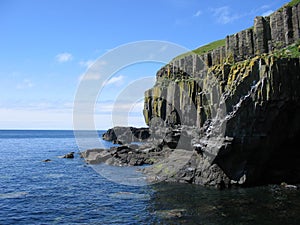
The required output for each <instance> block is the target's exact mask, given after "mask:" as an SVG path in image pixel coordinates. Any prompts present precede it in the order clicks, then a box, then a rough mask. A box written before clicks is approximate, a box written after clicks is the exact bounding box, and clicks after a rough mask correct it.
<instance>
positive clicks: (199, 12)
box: [194, 10, 202, 17]
mask: <svg viewBox="0 0 300 225" xmlns="http://www.w3.org/2000/svg"><path fill="white" fill-rule="evenodd" d="M201 15H202V11H201V10H198V11H197V12H196V13H195V14H194V17H198V16H201Z"/></svg>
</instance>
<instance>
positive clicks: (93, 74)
mask: <svg viewBox="0 0 300 225" xmlns="http://www.w3.org/2000/svg"><path fill="white" fill-rule="evenodd" d="M100 78H101V74H100V73H97V72H87V73H84V74H81V75H80V76H79V79H78V80H79V81H87V80H100Z"/></svg>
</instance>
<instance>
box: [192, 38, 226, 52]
mask: <svg viewBox="0 0 300 225" xmlns="http://www.w3.org/2000/svg"><path fill="white" fill-rule="evenodd" d="M222 46H225V39H221V40H217V41H214V42H211V43H209V44H207V45H204V46H202V47H200V48H197V49H195V50H193V52H194V53H196V54H198V55H202V54H204V53H207V52H209V51H212V50H214V49H216V48H219V47H222Z"/></svg>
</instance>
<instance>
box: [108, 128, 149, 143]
mask: <svg viewBox="0 0 300 225" xmlns="http://www.w3.org/2000/svg"><path fill="white" fill-rule="evenodd" d="M149 136H150V133H149V129H148V128H135V127H114V128H111V129H108V130H107V131H106V132H105V133H104V134H103V135H102V138H103V140H106V141H111V142H114V143H116V144H128V143H131V142H142V141H144V140H146V139H148V138H149Z"/></svg>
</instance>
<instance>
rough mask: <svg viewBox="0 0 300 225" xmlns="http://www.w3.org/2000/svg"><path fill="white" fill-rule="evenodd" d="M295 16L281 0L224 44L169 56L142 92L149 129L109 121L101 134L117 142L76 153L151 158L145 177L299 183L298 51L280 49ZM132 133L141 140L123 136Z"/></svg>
mask: <svg viewBox="0 0 300 225" xmlns="http://www.w3.org/2000/svg"><path fill="white" fill-rule="evenodd" d="M299 18H300V4H296V5H294V6H293V7H289V6H285V7H283V8H282V9H280V10H278V11H277V12H275V13H273V14H271V15H270V16H269V17H256V18H255V21H254V27H253V28H250V29H247V30H244V31H241V32H238V33H236V34H234V35H229V36H227V37H226V40H225V46H219V47H218V48H216V49H213V50H211V51H209V52H205V53H204V54H203V55H197V54H185V55H184V56H181V57H177V58H175V59H174V60H172V61H171V62H170V63H169V64H167V65H165V66H164V67H162V68H161V69H160V70H159V71H158V72H157V74H156V83H155V85H154V87H153V88H151V89H149V90H147V91H146V92H145V98H144V110H143V114H144V118H145V122H146V124H147V125H148V126H149V129H148V128H133V127H127V128H126V127H114V128H113V129H109V130H108V131H107V132H106V133H105V134H104V135H103V139H104V140H109V141H114V142H116V143H119V144H122V145H121V146H118V147H112V148H110V149H108V150H88V151H86V152H85V153H83V155H85V156H86V157H85V158H87V159H88V160H87V161H88V162H89V163H99V162H105V163H108V164H111V165H124V166H128V165H131V166H139V165H143V164H151V165H152V166H150V167H147V168H145V169H143V172H144V173H146V174H147V175H148V177H149V179H151V180H152V181H153V182H157V181H168V182H183V183H194V184H200V185H205V186H214V187H218V188H224V187H230V186H231V185H242V186H247V185H251V186H252V185H260V184H269V183H280V182H281V181H282V180H285V181H286V182H288V183H300V153H299V151H297V148H295V147H294V146H297V145H298V140H299V138H300V75H299V70H300V58H299V57H295V58H292V56H293V55H294V53H295V51H292V50H290V48H293V46H294V47H295V49H296V51H297V45H298V44H299V43H296V42H297V41H298V39H299V38H300V26H299V22H298V20H299ZM292 43H294V45H293V46H292V45H290V44H292ZM286 46H289V47H288V50H287V49H284V47H286ZM295 49H294V50H295ZM278 50H280V51H278ZM150 134H151V135H150ZM136 141H137V142H141V141H143V142H145V144H144V145H126V144H129V143H132V142H136ZM285 186H286V187H288V186H289V185H285Z"/></svg>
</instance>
